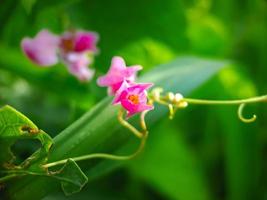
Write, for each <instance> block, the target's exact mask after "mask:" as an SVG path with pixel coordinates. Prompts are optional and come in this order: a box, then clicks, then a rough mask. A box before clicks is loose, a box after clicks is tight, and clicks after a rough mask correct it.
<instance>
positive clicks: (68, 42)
mask: <svg viewBox="0 0 267 200" xmlns="http://www.w3.org/2000/svg"><path fill="white" fill-rule="evenodd" d="M61 45H62V48H63V49H64V51H66V52H69V51H72V50H73V46H74V44H73V40H72V38H68V39H66V38H63V39H62V40H61Z"/></svg>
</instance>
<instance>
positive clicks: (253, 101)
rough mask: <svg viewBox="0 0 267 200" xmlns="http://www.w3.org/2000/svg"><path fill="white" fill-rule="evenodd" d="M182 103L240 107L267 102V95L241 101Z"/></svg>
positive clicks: (198, 100) (201, 100)
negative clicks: (241, 105)
mask: <svg viewBox="0 0 267 200" xmlns="http://www.w3.org/2000/svg"><path fill="white" fill-rule="evenodd" d="M182 101H185V102H187V103H189V104H202V105H238V104H248V103H257V102H267V95H263V96H258V97H252V98H247V99H239V100H206V99H191V98H183V99H182Z"/></svg>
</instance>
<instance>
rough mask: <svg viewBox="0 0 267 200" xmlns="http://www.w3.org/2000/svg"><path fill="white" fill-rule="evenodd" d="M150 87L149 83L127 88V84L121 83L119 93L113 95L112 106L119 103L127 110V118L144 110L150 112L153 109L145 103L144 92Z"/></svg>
mask: <svg viewBox="0 0 267 200" xmlns="http://www.w3.org/2000/svg"><path fill="white" fill-rule="evenodd" d="M152 85H153V84H151V83H140V84H139V83H138V84H134V85H132V86H130V87H128V84H127V83H126V82H123V84H122V85H121V88H120V89H119V90H120V92H117V93H116V95H115V99H114V101H113V104H118V103H120V104H121V105H122V107H123V108H125V109H126V110H127V118H128V117H131V116H133V115H134V114H136V113H139V112H143V111H145V110H152V109H153V108H154V107H153V105H149V104H148V103H147V92H146V90H147V89H148V88H150V87H151V86H152Z"/></svg>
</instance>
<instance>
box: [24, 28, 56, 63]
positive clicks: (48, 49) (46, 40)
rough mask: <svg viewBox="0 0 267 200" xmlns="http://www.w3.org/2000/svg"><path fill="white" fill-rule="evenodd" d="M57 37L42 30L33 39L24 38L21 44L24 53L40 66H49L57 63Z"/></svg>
mask: <svg viewBox="0 0 267 200" xmlns="http://www.w3.org/2000/svg"><path fill="white" fill-rule="evenodd" d="M59 41H60V39H59V37H58V36H56V35H54V34H52V33H51V32H49V31H48V30H42V31H41V32H39V33H38V34H37V35H36V37H35V38H33V39H31V38H24V39H23V40H22V42H21V46H22V49H23V51H24V53H25V54H26V55H27V56H28V57H29V58H30V59H31V60H32V61H33V62H34V63H36V64H38V65H40V66H51V65H54V64H56V63H57V62H58V56H57V50H58V45H59Z"/></svg>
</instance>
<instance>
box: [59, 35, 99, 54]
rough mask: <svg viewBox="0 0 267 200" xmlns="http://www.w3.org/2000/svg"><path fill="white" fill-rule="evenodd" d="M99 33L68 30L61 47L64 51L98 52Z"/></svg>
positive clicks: (63, 36)
mask: <svg viewBox="0 0 267 200" xmlns="http://www.w3.org/2000/svg"><path fill="white" fill-rule="evenodd" d="M97 42H98V34H97V33H94V32H85V31H76V32H71V31H68V32H66V33H64V34H63V35H62V37H61V41H60V47H61V50H62V51H63V52H70V51H71V52H78V53H82V52H89V51H90V52H97V47H96V44H97Z"/></svg>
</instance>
